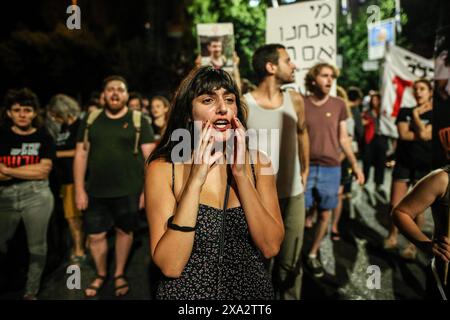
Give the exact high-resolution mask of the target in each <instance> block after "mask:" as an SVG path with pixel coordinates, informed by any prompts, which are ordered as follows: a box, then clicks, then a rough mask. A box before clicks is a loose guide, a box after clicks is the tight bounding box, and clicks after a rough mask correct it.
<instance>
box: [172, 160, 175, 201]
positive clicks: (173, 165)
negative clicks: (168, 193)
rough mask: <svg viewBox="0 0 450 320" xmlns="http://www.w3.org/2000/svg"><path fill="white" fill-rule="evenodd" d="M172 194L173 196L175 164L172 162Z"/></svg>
mask: <svg viewBox="0 0 450 320" xmlns="http://www.w3.org/2000/svg"><path fill="white" fill-rule="evenodd" d="M172 193H173V195H175V163H173V162H172Z"/></svg>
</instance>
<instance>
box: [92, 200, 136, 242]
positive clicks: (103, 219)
mask: <svg viewBox="0 0 450 320" xmlns="http://www.w3.org/2000/svg"><path fill="white" fill-rule="evenodd" d="M139 196H140V194H137V195H129V196H123V197H114V198H97V197H91V196H89V203H88V208H87V210H86V211H85V212H84V214H83V226H84V231H85V232H86V233H87V234H96V233H102V232H106V231H108V230H109V229H111V228H112V227H113V226H114V227H116V228H119V229H120V230H122V231H124V232H133V231H135V230H137V228H138V227H139Z"/></svg>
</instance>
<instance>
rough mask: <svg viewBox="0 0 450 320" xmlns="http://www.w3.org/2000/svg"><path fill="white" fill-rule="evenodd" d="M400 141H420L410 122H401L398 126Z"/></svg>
mask: <svg viewBox="0 0 450 320" xmlns="http://www.w3.org/2000/svg"><path fill="white" fill-rule="evenodd" d="M397 129H398V136H399V139H401V140H405V141H416V140H419V139H418V136H417V134H416V133H415V132H414V131H412V130H410V128H409V124H408V122H404V121H401V122H399V123H398V124H397Z"/></svg>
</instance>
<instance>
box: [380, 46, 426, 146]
mask: <svg viewBox="0 0 450 320" xmlns="http://www.w3.org/2000/svg"><path fill="white" fill-rule="evenodd" d="M385 59H386V60H385V64H384V72H383V81H382V85H381V119H380V131H381V133H382V134H383V135H386V136H390V137H393V138H398V132H397V127H396V125H395V120H396V118H397V115H398V112H399V111H400V108H401V107H414V106H415V105H416V100H415V99H414V96H413V91H412V86H413V84H414V81H415V80H417V79H420V78H426V79H429V80H431V79H433V76H434V60H432V59H425V58H424V57H421V56H419V55H417V54H414V53H412V52H410V51H408V50H405V49H403V48H400V47H397V46H390V47H389V49H388V51H387V52H386V57H385Z"/></svg>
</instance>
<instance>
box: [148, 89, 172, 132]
mask: <svg viewBox="0 0 450 320" xmlns="http://www.w3.org/2000/svg"><path fill="white" fill-rule="evenodd" d="M169 112H170V102H169V100H167V98H166V97H163V96H154V97H153V98H152V100H151V102H150V113H151V117H152V127H153V132H154V134H155V139H156V140H159V139H160V138H161V135H162V134H163V133H164V130H165V129H166V124H167V119H168V118H169Z"/></svg>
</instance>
